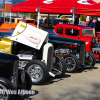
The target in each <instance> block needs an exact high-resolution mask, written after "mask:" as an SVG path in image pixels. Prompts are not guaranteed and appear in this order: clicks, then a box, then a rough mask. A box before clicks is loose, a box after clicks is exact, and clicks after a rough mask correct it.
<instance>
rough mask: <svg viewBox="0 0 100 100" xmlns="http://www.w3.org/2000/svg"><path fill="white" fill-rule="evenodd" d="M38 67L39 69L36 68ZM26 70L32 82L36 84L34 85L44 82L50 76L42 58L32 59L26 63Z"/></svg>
mask: <svg viewBox="0 0 100 100" xmlns="http://www.w3.org/2000/svg"><path fill="white" fill-rule="evenodd" d="M36 69H38V70H36ZM25 70H26V71H27V72H28V74H29V75H30V76H31V80H32V84H34V85H39V84H43V83H44V82H45V81H46V79H47V77H48V69H47V66H46V65H45V64H44V63H43V62H41V61H40V60H32V61H30V62H29V63H27V64H26V66H25ZM36 71H40V72H41V73H39V74H38V73H37V72H36ZM36 75H37V76H38V77H37V76H36ZM36 78H37V79H36Z"/></svg>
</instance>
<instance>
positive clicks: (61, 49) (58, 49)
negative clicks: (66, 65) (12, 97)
mask: <svg viewBox="0 0 100 100" xmlns="http://www.w3.org/2000/svg"><path fill="white" fill-rule="evenodd" d="M53 44H54V45H55V49H54V50H55V51H54V53H55V55H60V56H61V57H63V56H65V55H67V54H76V52H77V45H72V44H60V43H53Z"/></svg>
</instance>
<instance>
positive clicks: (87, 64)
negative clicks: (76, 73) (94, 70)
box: [84, 55, 93, 67]
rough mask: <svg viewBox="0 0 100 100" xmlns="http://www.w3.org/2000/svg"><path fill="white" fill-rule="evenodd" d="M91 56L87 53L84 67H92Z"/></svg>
mask: <svg viewBox="0 0 100 100" xmlns="http://www.w3.org/2000/svg"><path fill="white" fill-rule="evenodd" d="M92 63H93V58H92V56H91V55H89V56H88V57H87V58H85V64H84V65H85V67H92Z"/></svg>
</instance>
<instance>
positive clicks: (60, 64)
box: [53, 56, 66, 78]
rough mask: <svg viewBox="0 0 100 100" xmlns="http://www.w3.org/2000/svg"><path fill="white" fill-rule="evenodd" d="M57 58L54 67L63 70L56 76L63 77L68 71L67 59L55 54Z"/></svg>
mask: <svg viewBox="0 0 100 100" xmlns="http://www.w3.org/2000/svg"><path fill="white" fill-rule="evenodd" d="M55 58H56V62H55V64H54V65H53V68H55V69H57V70H59V71H61V74H59V75H57V76H56V77H58V78H60V77H62V76H64V75H65V72H66V63H65V60H64V59H62V58H61V57H60V56H55ZM57 73H58V72H57ZM55 74H56V73H55Z"/></svg>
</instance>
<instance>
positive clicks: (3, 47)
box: [0, 21, 66, 84]
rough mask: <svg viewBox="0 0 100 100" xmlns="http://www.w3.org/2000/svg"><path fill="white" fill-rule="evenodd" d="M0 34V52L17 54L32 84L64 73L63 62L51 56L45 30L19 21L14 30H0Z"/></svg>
mask: <svg viewBox="0 0 100 100" xmlns="http://www.w3.org/2000/svg"><path fill="white" fill-rule="evenodd" d="M4 31H6V32H4ZM13 31H14V32H13ZM0 34H1V38H0V52H4V53H9V54H15V55H17V56H18V57H19V58H20V61H19V66H20V68H22V69H25V70H26V71H27V72H28V73H29V74H30V76H31V79H32V83H33V84H42V83H43V82H44V81H45V80H46V79H47V77H48V75H51V76H53V77H55V76H57V77H62V76H63V75H64V74H65V69H66V65H65V62H64V60H63V59H62V58H61V57H59V56H53V48H54V47H53V45H52V44H50V43H48V33H47V32H45V31H43V30H40V29H37V28H35V27H33V26H31V25H28V24H26V23H24V22H21V21H20V22H19V24H18V26H17V27H16V29H15V30H1V32H0ZM10 35H11V36H10ZM37 60H38V61H37Z"/></svg>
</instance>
